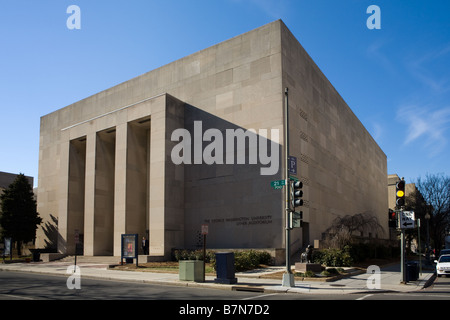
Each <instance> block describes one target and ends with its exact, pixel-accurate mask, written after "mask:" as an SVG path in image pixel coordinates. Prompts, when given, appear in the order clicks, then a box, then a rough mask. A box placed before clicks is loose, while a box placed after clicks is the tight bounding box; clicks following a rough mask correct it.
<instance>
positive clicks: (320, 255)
mask: <svg viewBox="0 0 450 320" xmlns="http://www.w3.org/2000/svg"><path fill="white" fill-rule="evenodd" d="M349 249H350V248H348V247H345V248H344V249H343V250H340V249H322V250H320V251H314V253H313V261H314V263H320V264H323V265H325V266H327V267H349V266H351V265H352V264H353V259H352V257H351V255H350V252H349Z"/></svg>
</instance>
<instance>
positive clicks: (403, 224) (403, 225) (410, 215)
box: [397, 210, 415, 283]
mask: <svg viewBox="0 0 450 320" xmlns="http://www.w3.org/2000/svg"><path fill="white" fill-rule="evenodd" d="M397 215H398V227H399V228H400V231H401V240H400V241H401V242H400V243H401V264H400V266H401V268H400V269H401V274H402V283H406V282H407V281H406V280H407V279H406V268H405V265H406V263H405V262H406V254H405V249H406V243H405V230H406V229H413V228H415V219H414V211H403V210H399V211H397Z"/></svg>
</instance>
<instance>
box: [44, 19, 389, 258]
mask: <svg viewBox="0 0 450 320" xmlns="http://www.w3.org/2000/svg"><path fill="white" fill-rule="evenodd" d="M285 88H288V89H289V112H290V143H289V145H290V154H291V156H293V157H295V158H296V159H297V163H296V169H297V170H296V173H294V174H293V176H295V177H296V178H298V179H299V180H301V181H302V182H303V184H304V187H303V191H304V200H305V201H304V206H303V207H302V211H303V212H304V221H305V223H304V227H303V228H301V229H300V228H299V229H294V231H293V232H292V235H291V239H292V246H293V250H295V249H298V248H301V247H302V246H305V245H308V244H310V243H311V244H312V243H313V241H314V239H320V237H321V234H322V232H323V231H324V230H325V229H326V228H328V227H329V226H330V224H331V223H332V221H333V220H334V218H335V217H336V216H338V215H347V214H357V213H370V214H373V215H374V216H376V217H377V218H378V220H379V222H380V224H381V225H382V226H386V231H387V215H386V212H387V211H388V195H387V188H386V184H387V183H386V182H387V162H386V156H385V154H384V153H383V151H382V150H381V149H380V148H379V146H378V145H377V143H376V142H375V141H374V140H373V138H372V137H371V136H370V134H369V133H368V132H367V130H366V129H365V128H364V126H363V125H362V124H361V122H360V121H359V120H358V119H357V118H356V116H355V115H354V114H353V112H352V111H351V110H350V108H349V107H348V106H347V104H346V103H345V101H344V100H343V99H342V98H341V96H340V95H339V94H338V93H337V92H336V90H335V89H334V88H333V86H332V85H331V84H330V82H329V81H328V80H327V79H326V77H325V76H324V75H323V74H322V72H321V71H320V69H319V68H318V67H317V66H316V64H315V63H314V62H313V60H312V59H311V58H310V57H309V55H308V54H307V53H306V52H305V50H304V49H303V48H302V46H301V45H300V43H299V42H298V41H297V40H296V38H295V37H294V36H293V35H292V34H291V32H290V31H289V30H288V28H287V27H286V26H285V25H284V23H283V22H282V21H281V20H278V21H275V22H272V23H270V24H267V25H265V26H262V27H260V28H258V29H255V30H253V31H250V32H247V33H245V34H242V35H240V36H237V37H235V38H232V39H230V40H228V41H225V42H222V43H219V44H217V45H215V46H213V47H210V48H207V49H204V50H202V51H200V52H197V53H194V54H192V55H190V56H187V57H185V58H183V59H180V60H178V61H175V62H173V63H170V64H168V65H165V66H163V67H161V68H158V69H156V70H153V71H150V72H148V73H146V74H143V75H141V76H139V77H137V78H134V79H132V80H129V81H127V82H124V83H122V84H119V85H117V86H115V87H113V88H110V89H108V90H105V91H103V92H100V93H98V94H96V95H94V96H91V97H89V98H86V99H84V100H82V101H79V102H76V103H74V104H72V105H70V106H67V107H65V108H63V109H60V110H58V111H55V112H53V113H51V114H48V115H46V116H44V117H42V118H41V134H40V156H39V178H38V184H39V188H38V211H39V213H40V215H41V217H43V218H44V219H46V221H47V222H48V223H51V221H57V226H56V227H57V230H58V239H57V243H58V250H59V251H60V252H63V253H68V254H71V253H73V252H74V250H75V240H74V239H75V234H77V235H81V239H82V243H83V247H84V254H85V255H114V256H120V239H121V238H120V237H121V234H126V233H137V234H139V237H140V238H142V237H148V239H149V248H150V250H149V251H150V253H149V254H150V256H159V257H161V256H164V257H169V256H170V253H171V250H172V249H173V248H195V247H197V246H199V245H200V244H201V226H202V225H204V224H207V225H208V230H209V232H208V241H207V243H208V248H216V249H219V248H261V249H266V248H271V249H280V250H283V249H284V248H285V243H284V241H285V237H284V229H285V221H284V204H285V200H284V192H285V189H277V190H275V189H273V188H272V187H271V181H274V180H280V179H283V172H284V171H283V170H284V158H283V154H284V145H285V144H284V139H283V128H284V125H283V123H284V122H283V121H284V115H283V110H284V103H285V94H284V92H285ZM243 137H244V138H243ZM222 138H223V139H222ZM377 236H378V237H380V238H387V237H388V236H387V232H386V234H379V235H377ZM45 237H46V236H45V234H44V233H43V232H41V233H39V232H38V240H37V241H38V244H37V245H38V246H39V245H43V244H44V241H45Z"/></svg>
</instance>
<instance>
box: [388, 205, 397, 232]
mask: <svg viewBox="0 0 450 320" xmlns="http://www.w3.org/2000/svg"><path fill="white" fill-rule="evenodd" d="M388 219H389V228H396V227H397V212H396V211H394V210H391V209H389V217H388Z"/></svg>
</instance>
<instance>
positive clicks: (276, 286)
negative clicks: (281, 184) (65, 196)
mask: <svg viewBox="0 0 450 320" xmlns="http://www.w3.org/2000/svg"><path fill="white" fill-rule="evenodd" d="M80 260H81V261H80V262H79V263H77V266H79V267H80V270H81V281H82V279H83V278H95V279H105V280H116V281H135V282H141V283H153V284H161V285H177V286H191V287H209V288H215V289H224V290H245V291H257V292H263V293H278V292H279V293H282V292H288V293H300V294H315V293H320V294H349V293H366V292H367V293H377V292H411V291H416V290H420V289H422V288H423V287H424V286H425V285H426V283H427V281H432V280H433V278H434V277H433V274H434V269H432V268H428V269H429V270H423V273H422V274H421V275H420V274H419V279H418V280H417V281H412V282H408V283H407V284H401V283H400V281H401V274H400V265H399V264H395V265H390V266H387V267H384V268H383V267H382V268H381V273H380V286H379V289H369V288H368V287H367V284H368V281H367V280H368V279H369V277H371V276H372V278H371V279H373V275H372V274H368V273H365V272H364V270H363V271H362V273H361V271H360V273H359V274H356V273H355V274H353V275H350V276H348V277H346V278H343V279H340V280H336V281H333V282H324V281H296V282H295V287H293V288H288V287H282V286H281V282H282V281H281V279H280V280H278V279H267V278H262V277H261V276H263V275H267V274H270V273H274V272H280V271H283V270H285V267H270V268H266V269H258V270H252V271H250V272H239V273H236V278H237V279H238V283H237V284H235V285H224V284H217V283H214V278H215V277H214V276H206V282H204V283H198V282H191V281H180V280H179V275H178V274H177V273H160V272H139V271H121V270H112V269H109V268H108V267H109V265H108V263H99V262H89V261H83V259H80ZM71 265H73V263H72V262H67V261H66V262H58V261H53V262H31V263H11V264H3V263H1V264H0V271H18V272H27V273H41V274H53V275H60V276H65V277H69V276H70V275H71V274H70V273H68V272H67V269H68V267H69V266H71ZM70 270H72V269H69V272H71V271H70ZM369 285H370V282H369Z"/></svg>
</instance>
